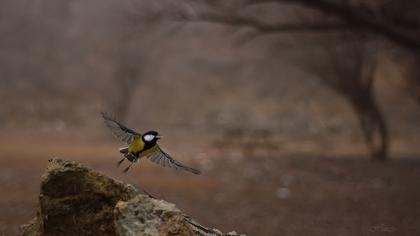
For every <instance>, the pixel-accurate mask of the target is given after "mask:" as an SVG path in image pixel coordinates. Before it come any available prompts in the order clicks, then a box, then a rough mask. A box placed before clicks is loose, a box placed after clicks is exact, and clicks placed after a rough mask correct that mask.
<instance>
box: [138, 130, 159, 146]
mask: <svg viewBox="0 0 420 236" xmlns="http://www.w3.org/2000/svg"><path fill="white" fill-rule="evenodd" d="M161 138H162V136H160V135H159V133H158V132H156V131H153V130H152V131H148V132H146V133H145V134H143V136H142V139H143V141H144V142H145V143H153V144H155V143H156V142H157V141H158V140H159V139H161Z"/></svg>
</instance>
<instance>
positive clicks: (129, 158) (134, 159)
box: [124, 152, 138, 173]
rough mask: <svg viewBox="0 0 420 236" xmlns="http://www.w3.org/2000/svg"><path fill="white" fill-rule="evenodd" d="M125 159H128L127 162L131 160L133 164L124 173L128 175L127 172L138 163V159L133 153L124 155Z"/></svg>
mask: <svg viewBox="0 0 420 236" xmlns="http://www.w3.org/2000/svg"><path fill="white" fill-rule="evenodd" d="M124 157H126V158H127V160H129V161H130V162H131V163H130V165H129V166H127V168H125V169H124V173H127V171H128V170H129V169H130V167H131V166H132V165H133V164H134V163H136V162H137V160H138V157H137V156H136V155H134V154H133V153H130V152H129V153H127V154H125V155H124Z"/></svg>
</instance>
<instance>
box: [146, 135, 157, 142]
mask: <svg viewBox="0 0 420 236" xmlns="http://www.w3.org/2000/svg"><path fill="white" fill-rule="evenodd" d="M154 138H155V136H154V135H151V134H148V135H146V136H144V140H146V141H147V142H150V141H152V140H153V139H154Z"/></svg>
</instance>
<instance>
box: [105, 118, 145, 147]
mask: <svg viewBox="0 0 420 236" xmlns="http://www.w3.org/2000/svg"><path fill="white" fill-rule="evenodd" d="M101 114H102V117H103V118H104V121H105V125H106V126H108V128H109V129H110V130H111V132H112V133H113V134H114V135H115V136H116V137H117V138H119V139H120V140H121V141H123V142H126V143H128V144H131V143H132V142H133V140H134V137H135V136H141V134H140V133H137V132H136V131H134V130H132V129H130V128H127V127H126V126H124V125H123V124H121V123H120V122H119V121H117V120H116V119H114V118H111V117H110V116H109V115H108V114H106V113H104V112H102V113H101Z"/></svg>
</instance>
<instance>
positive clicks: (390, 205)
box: [0, 137, 420, 236]
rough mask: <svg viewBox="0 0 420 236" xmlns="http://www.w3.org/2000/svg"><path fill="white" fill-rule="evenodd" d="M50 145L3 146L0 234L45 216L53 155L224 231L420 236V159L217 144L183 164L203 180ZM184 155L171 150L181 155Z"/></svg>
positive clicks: (95, 148) (111, 146)
mask: <svg viewBox="0 0 420 236" xmlns="http://www.w3.org/2000/svg"><path fill="white" fill-rule="evenodd" d="M41 139H43V138H42V137H41ZM23 140H24V139H23ZM3 141H4V139H3ZM42 141H43V143H44V145H42V144H38V143H36V141H34V144H33V146H31V145H29V146H27V148H25V149H23V148H19V142H18V141H13V142H12V141H9V142H8V145H7V146H3V147H2V154H1V155H2V156H1V157H0V162H1V163H0V164H1V165H0V188H1V189H2V190H3V194H1V195H0V209H1V211H0V235H16V234H17V233H18V226H19V225H21V224H23V223H25V222H27V221H28V220H29V219H31V218H32V217H33V216H34V215H35V211H36V209H35V207H36V204H37V194H38V192H39V182H40V178H41V175H42V173H43V171H44V169H45V167H46V163H47V160H48V159H49V158H50V157H52V156H53V155H58V156H60V157H61V158H64V159H71V160H75V161H80V162H82V163H84V164H86V165H88V166H90V167H91V168H93V169H95V170H98V171H101V172H103V173H105V174H107V175H110V176H113V177H115V178H118V179H120V180H122V181H126V182H129V183H132V184H135V185H138V186H140V187H142V188H144V189H145V190H147V191H148V192H150V193H151V194H152V195H154V196H155V197H157V198H161V199H165V200H167V201H170V202H174V203H175V204H177V205H178V207H179V208H180V209H182V210H183V211H184V212H185V213H187V214H189V215H191V216H192V217H193V218H195V219H196V220H197V221H198V222H200V223H202V224H204V225H208V226H213V227H216V228H219V229H221V230H223V231H231V230H236V231H237V232H240V233H245V234H247V235H343V236H344V235H420V225H419V223H418V222H419V219H420V188H419V179H420V158H419V156H416V155H414V156H407V155H405V156H404V155H402V156H394V157H393V159H392V160H391V161H388V162H385V163H379V162H375V161H371V160H369V159H368V158H367V157H366V156H365V155H364V154H360V155H357V154H352V155H343V154H337V155H327V154H319V155H316V154H309V152H307V153H304V152H303V153H295V154H290V153H289V154H287V153H281V152H279V151H274V152H269V151H267V150H257V151H256V152H252V153H251V152H249V150H245V151H246V152H244V150H241V149H240V148H237V147H223V148H214V146H213V148H212V147H211V146H209V147H208V148H207V149H204V148H199V151H197V153H195V154H193V155H194V156H188V155H187V156H185V157H183V158H180V160H182V161H184V162H185V163H188V164H190V165H192V166H196V167H200V168H201V169H202V170H203V174H202V175H201V176H195V175H191V174H189V173H181V172H177V171H175V170H171V169H164V168H161V167H158V166H157V165H154V164H153V163H151V162H149V161H147V160H143V162H141V163H140V165H139V166H135V167H134V168H133V169H132V170H131V172H130V173H129V174H127V175H124V174H122V173H121V169H117V168H116V166H115V162H116V161H117V160H118V154H117V153H116V150H117V148H118V143H116V142H115V143H97V144H95V145H92V144H91V143H90V144H89V145H86V144H83V143H81V142H74V143H69V142H66V143H64V142H62V141H60V140H51V141H50V142H49V143H48V142H45V141H46V140H42ZM3 144H4V142H3ZM168 146H170V147H171V145H168ZM180 149H182V147H178V148H176V147H174V148H171V151H172V152H173V153H175V154H176V153H178V154H179V153H182V150H180ZM262 149H264V148H262ZM113 153H115V155H113ZM191 155H192V154H191Z"/></svg>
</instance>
